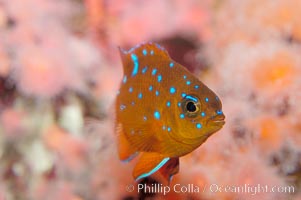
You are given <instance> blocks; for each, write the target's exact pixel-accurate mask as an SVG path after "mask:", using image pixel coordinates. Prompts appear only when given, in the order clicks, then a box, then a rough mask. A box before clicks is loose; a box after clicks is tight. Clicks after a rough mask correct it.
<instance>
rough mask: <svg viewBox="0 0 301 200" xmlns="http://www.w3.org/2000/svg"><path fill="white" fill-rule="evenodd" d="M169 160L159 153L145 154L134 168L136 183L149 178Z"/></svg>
mask: <svg viewBox="0 0 301 200" xmlns="http://www.w3.org/2000/svg"><path fill="white" fill-rule="evenodd" d="M169 160H170V158H168V157H164V156H163V155H161V154H159V153H148V152H144V153H142V155H141V157H140V159H139V161H138V162H137V164H136V166H135V168H134V171H133V177H134V178H135V179H136V181H137V180H139V179H142V178H145V177H148V176H150V175H152V174H153V173H155V172H156V171H158V170H159V169H160V168H161V167H163V166H164V165H165V164H166V163H167V162H168V161H169Z"/></svg>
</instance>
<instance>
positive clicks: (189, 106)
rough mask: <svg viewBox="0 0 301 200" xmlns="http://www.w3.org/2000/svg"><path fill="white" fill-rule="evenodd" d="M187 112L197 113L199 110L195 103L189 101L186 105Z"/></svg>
mask: <svg viewBox="0 0 301 200" xmlns="http://www.w3.org/2000/svg"><path fill="white" fill-rule="evenodd" d="M186 110H187V111H188V112H195V111H196V110H197V108H196V105H195V103H194V102H192V101H189V102H187V103H186Z"/></svg>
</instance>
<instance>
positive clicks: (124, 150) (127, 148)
mask: <svg viewBox="0 0 301 200" xmlns="http://www.w3.org/2000/svg"><path fill="white" fill-rule="evenodd" d="M116 132H117V134H118V154H119V159H120V160H122V161H125V162H128V161H130V160H132V159H133V158H134V157H136V156H137V155H138V153H137V152H136V150H135V149H134V148H132V146H131V145H130V143H129V142H128V140H127V138H126V136H125V134H124V132H123V129H122V124H118V126H117V130H116Z"/></svg>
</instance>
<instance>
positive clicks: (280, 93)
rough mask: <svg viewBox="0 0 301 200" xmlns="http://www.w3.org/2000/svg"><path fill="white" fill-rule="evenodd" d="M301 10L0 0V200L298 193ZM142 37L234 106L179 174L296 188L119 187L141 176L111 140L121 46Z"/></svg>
mask: <svg viewBox="0 0 301 200" xmlns="http://www.w3.org/2000/svg"><path fill="white" fill-rule="evenodd" d="M300 11H301V1H300V0H264V1H259V0H244V1H240V0H152V1H143V0H128V1H123V0H60V1H59V0H26V1H21V0H1V1H0V200H14V199H17V200H19V199H20V200H27V199H30V200H40V199H43V200H53V199H57V200H61V199H62V200H115V199H116V200H119V199H120V200H130V199H184V200H188V199H194V200H214V199H222V200H232V199H237V200H238V199H239V200H248V199H263V200H273V199H285V200H287V199H292V200H301V190H300V188H301V120H300V119H301V56H300V55H301V17H300ZM147 41H155V42H158V43H159V44H161V45H162V46H164V47H165V48H166V49H167V50H168V51H169V53H170V55H171V57H172V58H173V59H174V60H176V61H177V62H179V63H181V64H183V65H184V66H186V67H187V68H188V69H189V70H190V71H191V72H193V73H194V74H195V75H196V76H198V77H199V78H200V80H202V81H203V82H204V83H205V84H206V85H208V86H209V87H210V88H212V90H213V91H215V92H216V93H217V94H218V95H219V97H220V98H221V100H222V102H223V108H224V113H225V115H226V125H225V126H224V128H223V129H222V130H221V131H219V132H218V133H216V134H214V135H213V136H211V137H210V139H209V140H208V141H207V142H206V143H205V144H203V145H202V146H201V147H200V148H198V149H197V150H196V151H194V152H193V153H191V154H189V155H187V156H185V157H183V158H181V166H180V173H179V174H178V175H176V176H175V177H174V179H173V182H172V183H173V184H175V183H180V184H183V185H185V184H194V185H197V186H199V187H201V188H202V187H204V186H209V185H210V184H218V185H223V186H227V185H228V186H235V185H238V186H239V185H244V184H249V185H257V184H261V185H268V186H286V185H290V186H294V188H295V190H294V192H290V193H289V192H278V193H271V192H260V193H258V194H256V195H251V194H250V193H229V192H228V193H227V192H221V193H212V192H210V191H209V190H206V191H205V192H200V193H174V192H171V193H169V194H168V195H166V196H163V195H162V194H144V193H139V194H138V193H137V192H132V193H130V192H127V191H126V190H125V188H126V186H127V185H129V184H134V185H135V184H137V183H135V182H134V181H133V179H132V176H131V172H132V167H133V165H132V164H127V165H125V164H123V163H121V162H120V161H119V160H118V157H117V151H116V146H115V135H114V128H113V124H114V120H113V119H114V110H113V103H114V98H115V94H116V91H117V89H118V87H119V82H120V79H121V77H122V73H123V72H122V67H121V61H120V57H119V53H118V48H117V47H118V46H120V47H122V48H125V49H127V48H130V47H132V46H135V45H136V44H139V43H141V42H147ZM145 181H148V182H149V183H151V182H152V181H154V180H151V179H148V180H145Z"/></svg>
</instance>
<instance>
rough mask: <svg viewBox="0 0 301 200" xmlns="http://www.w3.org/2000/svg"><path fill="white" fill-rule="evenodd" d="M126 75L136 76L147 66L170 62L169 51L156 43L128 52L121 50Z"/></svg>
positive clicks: (136, 47) (142, 45)
mask: <svg viewBox="0 0 301 200" xmlns="http://www.w3.org/2000/svg"><path fill="white" fill-rule="evenodd" d="M119 52H120V56H121V60H122V65H123V70H124V75H127V76H135V75H136V74H137V73H138V72H139V71H141V70H143V68H144V67H145V66H147V65H150V64H153V63H158V62H160V61H162V60H166V61H168V60H170V57H169V55H168V53H167V51H166V50H165V49H164V48H163V47H161V46H160V45H159V44H156V43H144V44H140V45H138V46H135V47H133V48H131V49H130V50H128V51H126V50H123V49H121V48H119Z"/></svg>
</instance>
